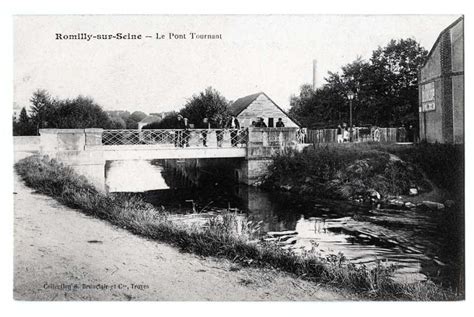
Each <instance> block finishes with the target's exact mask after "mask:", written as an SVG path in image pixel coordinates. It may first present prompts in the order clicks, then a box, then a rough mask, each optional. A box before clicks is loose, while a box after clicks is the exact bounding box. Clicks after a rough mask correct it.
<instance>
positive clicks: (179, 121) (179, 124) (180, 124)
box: [174, 114, 185, 147]
mask: <svg viewBox="0 0 474 317" xmlns="http://www.w3.org/2000/svg"><path fill="white" fill-rule="evenodd" d="M184 128H185V126H184V120H183V116H182V115H180V114H178V116H177V117H176V126H175V129H177V130H176V131H175V132H174V146H175V147H182V146H183V131H182V130H184Z"/></svg>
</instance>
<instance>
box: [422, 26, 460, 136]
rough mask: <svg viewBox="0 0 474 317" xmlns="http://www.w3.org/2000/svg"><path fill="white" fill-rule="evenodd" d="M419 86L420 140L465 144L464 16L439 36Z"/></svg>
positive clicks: (425, 65)
mask: <svg viewBox="0 0 474 317" xmlns="http://www.w3.org/2000/svg"><path fill="white" fill-rule="evenodd" d="M418 85H419V120H420V121H419V122H420V127H419V135H420V140H422V141H423V140H425V141H427V142H430V143H434V142H439V143H464V17H460V18H459V19H457V20H456V21H455V22H454V23H452V24H451V25H450V26H448V27H447V28H446V29H445V30H443V31H442V32H441V33H440V35H439V37H438V39H437V40H436V42H435V44H434V45H433V48H432V49H431V51H430V53H429V55H428V58H427V61H426V62H425V64H424V65H423V67H422V68H421V69H420V72H419V75H418Z"/></svg>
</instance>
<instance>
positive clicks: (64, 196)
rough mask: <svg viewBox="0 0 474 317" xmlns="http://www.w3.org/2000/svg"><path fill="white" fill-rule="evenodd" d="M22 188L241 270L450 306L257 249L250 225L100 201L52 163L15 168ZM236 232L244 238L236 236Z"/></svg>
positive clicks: (362, 275)
mask: <svg viewBox="0 0 474 317" xmlns="http://www.w3.org/2000/svg"><path fill="white" fill-rule="evenodd" d="M15 169H16V171H17V173H18V174H19V175H20V176H21V178H22V179H23V180H24V182H25V183H26V185H27V186H29V187H32V188H34V189H35V190H37V191H38V192H40V193H43V194H46V195H49V196H52V197H54V198H55V199H57V200H58V201H60V202H61V203H63V204H65V205H67V206H70V207H73V208H77V209H79V210H80V211H82V212H83V213H85V214H87V215H90V216H94V217H98V218H101V219H104V220H107V221H109V222H110V223H112V224H114V225H117V226H120V227H121V228H125V229H127V230H129V231H130V232H132V233H134V234H137V235H141V236H144V237H147V238H150V239H155V240H157V241H163V242H167V243H170V244H172V245H174V246H176V247H178V248H180V249H181V250H183V251H186V252H193V253H195V254H198V255H203V256H215V257H222V258H227V259H229V260H232V261H235V262H239V263H241V264H242V265H252V266H257V267H272V268H276V269H279V270H282V271H286V272H289V273H292V274H295V275H297V276H299V277H302V278H305V279H308V280H311V281H315V282H320V283H325V284H328V285H332V286H334V287H338V288H341V289H345V290H347V291H350V292H354V293H357V294H359V296H360V297H361V298H362V299H364V298H371V299H378V300H400V299H403V300H451V299H455V296H454V295H453V294H452V293H450V292H449V291H447V290H444V289H442V288H440V287H438V286H437V285H435V284H433V283H431V282H419V283H414V284H401V283H397V282H394V281H393V280H392V279H391V278H390V273H391V271H392V269H391V268H390V267H385V266H384V265H382V264H379V265H377V266H375V267H374V268H367V267H365V266H356V265H353V264H351V263H348V262H347V261H345V259H344V257H343V256H342V255H339V256H330V257H327V258H321V257H318V256H316V255H315V253H314V252H307V253H305V254H303V255H296V254H294V253H293V252H292V251H286V250H283V249H281V248H279V247H277V246H275V245H273V244H256V243H254V242H252V240H253V238H254V237H253V229H252V226H251V225H250V223H249V222H246V221H239V219H238V217H237V216H236V215H234V214H224V215H222V216H220V217H216V218H211V219H210V220H209V221H208V222H207V223H206V225H205V226H203V227H193V226H185V225H182V224H177V223H174V222H173V221H171V220H170V217H169V216H168V215H167V214H166V212H163V211H157V210H155V209H154V208H153V206H151V205H149V204H147V203H145V202H143V201H142V200H141V199H139V198H137V197H136V196H133V195H123V194H109V195H105V194H102V193H100V192H98V191H96V190H95V188H94V187H93V186H91V185H90V184H89V183H88V182H87V181H86V179H84V178H83V177H80V176H78V175H76V174H75V173H74V172H73V171H72V169H70V168H68V167H65V166H63V165H62V164H60V163H58V162H57V161H55V160H49V159H48V158H44V157H43V158H41V157H29V158H26V159H23V160H21V161H19V162H18V163H17V164H15ZM237 232H243V233H242V234H237Z"/></svg>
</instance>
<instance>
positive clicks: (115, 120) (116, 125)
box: [110, 116, 127, 129]
mask: <svg viewBox="0 0 474 317" xmlns="http://www.w3.org/2000/svg"><path fill="white" fill-rule="evenodd" d="M126 128H127V124H126V123H125V120H123V119H122V117H120V116H111V117H110V129H126Z"/></svg>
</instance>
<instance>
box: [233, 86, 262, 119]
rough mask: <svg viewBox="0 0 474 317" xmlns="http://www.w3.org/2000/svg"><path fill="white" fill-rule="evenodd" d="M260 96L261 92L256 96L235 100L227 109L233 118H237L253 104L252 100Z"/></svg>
mask: <svg viewBox="0 0 474 317" xmlns="http://www.w3.org/2000/svg"><path fill="white" fill-rule="evenodd" d="M261 94H263V92H258V93H256V94H252V95H248V96H245V97H242V98H239V99H237V100H236V101H234V102H233V103H232V104H231V105H230V107H229V110H230V113H231V114H232V115H234V116H238V115H239V113H241V112H242V111H244V110H245V109H246V108H247V107H248V106H250V104H251V103H252V102H254V100H255V99H257V97H258V96H260V95H261ZM269 99H270V98H269Z"/></svg>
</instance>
